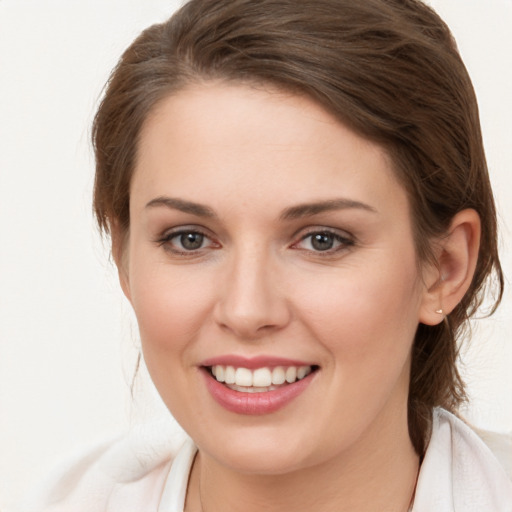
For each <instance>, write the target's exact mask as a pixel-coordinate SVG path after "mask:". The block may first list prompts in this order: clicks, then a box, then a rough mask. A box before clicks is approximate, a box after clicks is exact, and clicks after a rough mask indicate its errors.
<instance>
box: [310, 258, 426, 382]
mask: <svg viewBox="0 0 512 512" xmlns="http://www.w3.org/2000/svg"><path fill="white" fill-rule="evenodd" d="M401 262H403V260H401ZM372 269H375V270H374V271H372ZM324 284H325V286H323V287H322V286H320V287H315V290H316V291H315V290H312V292H311V293H309V294H307V295H306V294H302V295H301V296H302V297H303V298H304V303H303V306H302V307H301V309H302V311H303V312H305V322H306V323H307V324H308V325H309V327H310V330H312V331H314V333H315V337H316V338H317V339H318V340H320V341H321V343H322V344H324V346H325V347H326V348H327V350H328V351H329V352H331V353H332V354H333V355H334V361H335V364H343V365H345V366H346V367H347V368H348V370H350V369H352V368H355V369H357V370H356V371H362V372H364V373H367V374H368V375H374V374H375V372H377V374H379V373H381V372H382V371H384V372H385V371H387V370H386V368H388V369H391V368H392V370H391V371H395V370H396V367H395V368H393V362H394V361H396V364H397V365H401V364H403V363H404V360H405V359H406V358H407V355H408V353H409V350H410V348H411V346H412V342H413V339H414V334H415V332H416V329H417V325H418V318H419V305H420V289H419V287H418V284H417V273H416V267H415V263H414V259H413V258H412V263H410V264H406V263H403V264H397V263H395V262H394V261H393V259H389V260H388V262H387V263H385V262H382V260H381V264H380V265H371V264H368V265H362V266H361V267H360V268H351V269H348V270H347V272H343V273H340V275H339V277H337V278H336V279H332V278H331V279H326V280H325V283H324ZM320 290H321V292H320ZM349 363H350V364H349ZM365 365H366V366H365ZM372 380H373V378H372Z"/></svg>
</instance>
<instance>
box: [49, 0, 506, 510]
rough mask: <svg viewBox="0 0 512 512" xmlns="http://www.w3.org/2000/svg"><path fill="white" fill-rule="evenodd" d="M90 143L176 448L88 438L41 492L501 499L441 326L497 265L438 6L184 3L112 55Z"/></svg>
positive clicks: (255, 505) (61, 503) (232, 503)
mask: <svg viewBox="0 0 512 512" xmlns="http://www.w3.org/2000/svg"><path fill="white" fill-rule="evenodd" d="M93 141H94V145H95V151H96V169H97V172H96V183H95V203H94V206H95V212H96V215H97V218H98V221H99V224H100V226H101V228H102V229H103V230H104V231H105V232H107V233H109V234H110V235H111V237H112V250H113V255H114V259H115V261H116V264H117V267H118V270H119V277H120V282H121V286H122V288H123V291H124V293H125V294H126V296H127V297H128V299H129V300H130V302H131V304H132V306H133V308H134V311H135V314H136V316H137V320H138V324H139V329H140V334H141V341H142V348H143V354H144V359H145V362H146V364H147V366H148V369H149V372H150V374H151V377H152V380H153V382H154V383H155V386H156V388H157V389H158V391H159V393H160V395H161V397H162V399H163V401H164V402H165V404H166V405H167V407H168V409H169V411H170V412H171V413H172V415H173V416H174V417H175V418H176V419H177V420H178V422H179V423H180V424H181V426H182V427H183V428H184V430H185V431H186V432H187V433H188V434H189V436H190V438H191V440H190V441H187V442H186V443H185V445H184V446H183V448H182V449H181V450H180V451H179V453H178V455H177V456H176V457H175V458H173V459H172V460H170V459H169V458H167V457H166V455H165V454H162V453H161V452H158V453H156V454H153V455H151V456H148V455H147V451H146V449H145V448H142V455H141V453H140V451H139V448H138V449H137V450H136V452H135V453H133V454H130V453H128V454H127V455H126V454H125V452H129V449H130V447H132V446H133V445H132V444H129V445H126V444H123V443H122V442H121V443H120V444H119V445H118V446H117V447H116V448H115V450H114V452H115V457H117V461H116V464H114V466H115V469H113V465H112V464H110V463H111V462H112V460H113V459H112V457H113V456H112V451H109V450H107V451H104V450H103V451H102V450H100V452H99V453H96V454H93V456H90V457H89V458H88V459H87V460H85V461H82V462H80V463H79V464H78V465H77V467H76V468H75V469H74V472H72V473H71V474H68V475H67V481H66V482H65V483H60V484H58V485H57V488H56V490H55V491H54V493H53V494H52V495H51V497H50V498H49V499H48V503H49V505H50V504H51V503H53V505H51V506H53V508H51V506H49V508H48V509H49V510H91V509H98V510H103V509H105V510H124V511H127V510H160V511H166V510H173V511H178V510H179V511H182V510H185V511H187V512H190V511H216V510H217V511H218V510H222V511H230V510H240V509H243V510H253V509H255V510H290V509H295V510H323V511H329V510H336V511H343V510H358V511H363V512H364V511H371V510H379V511H381V510H390V511H407V510H414V511H423V510H436V511H441V512H442V511H448V510H450V511H451V510H464V511H471V510H475V511H476V510H478V511H482V510H489V511H491V510H492V511H502V510H503V511H509V510H511V509H512V485H511V483H510V481H509V480H508V477H507V476H506V475H505V473H504V471H503V469H502V468H501V467H500V465H499V463H498V462H497V461H496V460H495V459H494V457H493V455H492V454H491V452H490V451H489V450H488V448H487V447H486V446H485V445H484V443H483V442H482V441H481V440H480V439H479V438H478V437H477V436H476V435H475V434H474V433H473V432H472V431H471V430H470V429H469V428H468V427H466V426H465V425H464V424H463V423H462V422H461V421H460V420H459V419H457V418H456V417H455V416H454V415H453V414H452V413H456V412H457V407H458V405H459V404H461V403H462V401H463V400H464V398H465V394H464V386H463V383H462V380H461V378H460V376H459V374H458V372H457V367H456V365H455V360H456V356H457V340H458V339H459V338H460V337H461V335H462V334H463V332H464V329H465V327H466V325H467V321H468V318H469V317H470V316H471V315H473V314H474V313H475V312H476V310H477V308H478V306H479V305H480V303H481V300H482V296H483V292H484V290H485V287H486V284H487V283H488V282H489V279H490V278H491V276H494V277H495V281H496V283H497V284H496V305H497V304H498V303H499V299H500V297H501V293H502V287H503V276H502V272H501V267H500V263H499V258H498V255H497V244H496V219H495V208H494V203H493V199H492V193H491V190H490V185H489V180H488V175H487V171H486V164H485V156H484V152H483V147H482V142H481V135H480V128H479V121H478V112H477V106H476V100H475V97H474V93H473V90H472V86H471V83H470V80H469V77H468V75H467V72H466V70H465V68H464V65H463V64H462V62H461V60H460V57H459V55H458V53H457V50H456V48H455V44H454V42H453V40H452V38H451V36H450V33H449V31H448V29H447V27H446V26H445V25H444V23H443V22H442V21H441V20H440V19H439V18H438V17H437V15H435V13H433V12H432V11H431V10H430V9H429V8H427V7H426V6H425V5H424V4H422V3H420V2H418V1H410V0H409V1H399V0H387V1H384V0H367V1H365V2H357V3H354V2H350V1H348V0H346V1H344V0H314V1H313V0H308V1H304V2H292V1H291V0H279V1H278V0H263V1H261V2H254V1H251V0H212V1H209V2H205V1H204V0H192V1H191V2H189V3H187V4H186V5H185V6H184V7H183V8H182V9H181V10H180V11H179V12H178V13H177V14H175V15H174V16H173V17H172V18H171V20H169V22H167V23H165V24H162V25H157V26H153V27H151V28H149V29H148V30H147V31H145V32H144V33H143V34H142V35H141V36H140V37H139V38H138V39H137V40H136V41H135V42H134V43H133V44H132V46H130V48H128V50H127V51H126V52H125V54H124V55H123V57H122V59H121V61H120V62H119V64H118V66H117V68H116V69H115V71H114V73H113V75H112V77H111V80H110V82H109V84H108V87H107V90H106V94H105V97H104V99H103V102H102V104H101V105H100V108H99V111H98V113H97V116H96V119H95V124H94V130H93ZM121 453H123V454H124V455H121ZM115 457H114V458H115ZM141 457H142V458H143V459H148V460H149V461H148V460H146V461H145V462H143V463H140V460H141ZM119 460H123V461H124V462H123V464H122V466H123V468H122V469H123V470H124V472H123V471H120V470H119V466H120V465H121V464H119ZM137 464H139V465H138V466H137ZM125 466H126V467H125ZM134 466H137V468H136V470H133V471H132V470H131V469H130V467H134ZM127 475H129V476H127Z"/></svg>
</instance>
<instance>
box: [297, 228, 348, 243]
mask: <svg viewBox="0 0 512 512" xmlns="http://www.w3.org/2000/svg"><path fill="white" fill-rule="evenodd" d="M315 233H329V234H331V235H334V236H338V237H340V238H347V239H350V240H353V241H355V240H356V237H355V236H354V235H353V234H352V233H351V232H350V231H347V230H346V229H340V228H333V227H328V226H308V227H305V228H304V227H303V228H301V229H299V230H297V231H296V232H295V233H294V235H293V238H298V239H299V240H303V239H304V238H307V237H308V236H311V235H314V234H315Z"/></svg>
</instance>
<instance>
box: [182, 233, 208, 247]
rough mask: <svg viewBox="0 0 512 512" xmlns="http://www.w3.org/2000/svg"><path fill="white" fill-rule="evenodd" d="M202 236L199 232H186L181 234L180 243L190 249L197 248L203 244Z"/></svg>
mask: <svg viewBox="0 0 512 512" xmlns="http://www.w3.org/2000/svg"><path fill="white" fill-rule="evenodd" d="M203 240H204V236H203V235H201V234H200V233H186V234H184V235H181V240H180V242H181V245H182V246H183V247H184V248H185V249H188V250H190V251H193V250H195V249H199V248H200V247H201V246H202V245H203Z"/></svg>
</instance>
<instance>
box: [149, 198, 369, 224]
mask: <svg viewBox="0 0 512 512" xmlns="http://www.w3.org/2000/svg"><path fill="white" fill-rule="evenodd" d="M159 206H164V207H166V208H170V209H173V210H179V211H181V212H184V213H190V214H192V215H197V216H198V217H207V218H210V219H214V218H217V215H216V213H215V212H214V211H213V210H212V209H211V208H210V207H208V206H206V205H204V204H200V203H194V202H193V201H185V200H184V199H177V198H175V197H167V196H159V197H155V198H154V199H152V200H151V201H149V203H147V204H146V208H155V207H159ZM345 209H359V210H364V211H368V212H372V213H377V210H376V209H375V208H373V206H370V205H368V204H365V203H362V202H360V201H354V200H352V199H343V198H342V199H328V200H326V201H318V202H314V203H304V204H299V205H297V206H291V207H289V208H286V209H285V210H284V211H283V213H282V214H281V215H280V219H281V220H294V219H299V218H301V217H309V216H313V215H318V214H320V213H324V212H329V211H335V210H345Z"/></svg>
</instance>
